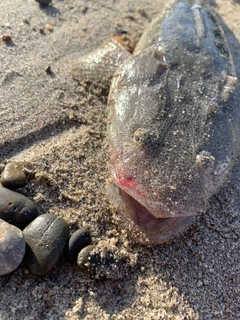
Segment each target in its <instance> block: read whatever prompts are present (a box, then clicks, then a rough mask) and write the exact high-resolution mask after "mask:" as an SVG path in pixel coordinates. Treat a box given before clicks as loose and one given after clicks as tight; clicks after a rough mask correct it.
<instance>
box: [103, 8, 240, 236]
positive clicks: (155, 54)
mask: <svg viewBox="0 0 240 320" xmlns="http://www.w3.org/2000/svg"><path fill="white" fill-rule="evenodd" d="M199 8H200V7H198V8H197V9H196V10H200V9H199ZM194 10H195V9H194V8H193V7H192V6H190V5H189V4H187V3H177V5H176V6H175V7H174V8H172V10H170V11H169V12H168V14H167V15H166V16H165V17H164V19H162V18H159V19H157V20H155V22H154V23H153V24H152V26H151V27H150V29H149V31H147V32H146V34H145V35H144V36H143V38H142V40H140V43H139V45H138V47H137V48H136V54H135V55H134V56H133V57H132V58H131V59H129V60H128V61H127V62H126V63H125V64H124V65H123V66H122V67H121V68H120V69H119V70H118V71H117V73H116V74H115V76H114V78H113V81H112V86H111V90H110V94H109V100H108V134H109V144H110V167H111V169H110V170H111V175H112V182H113V184H114V185H116V186H117V188H118V194H119V196H120V198H121V199H122V200H121V201H122V202H124V210H125V211H127V212H128V214H129V215H130V216H131V218H132V219H133V220H134V222H135V223H136V224H137V225H138V226H139V227H140V228H141V229H142V230H144V231H147V232H158V231H161V232H165V231H162V229H164V230H165V229H166V228H167V229H169V228H170V227H169V225H170V224H171V223H173V222H174V224H175V227H176V221H178V220H179V219H177V218H181V219H182V221H183V222H182V225H181V226H178V227H177V228H179V229H182V228H183V227H184V224H187V223H186V221H190V220H191V219H190V218H189V219H187V220H186V219H184V218H183V217H190V216H194V215H197V214H198V213H200V212H204V211H205V210H206V205H207V203H208V200H209V198H210V197H211V196H212V195H213V194H214V193H215V192H216V191H217V189H218V188H219V186H221V185H222V184H223V182H225V180H226V179H227V176H228V174H229V171H230V170H231V168H232V165H233V163H234V159H235V156H236V154H237V152H238V145H239V143H238V139H239V138H238V135H239V133H238V132H239V129H238V125H239V123H238V124H236V122H235V118H237V117H238V116H236V109H239V108H238V107H237V106H238V103H237V102H236V95H234V94H233V92H235V87H236V84H237V78H236V77H235V75H234V67H233V65H232V61H231V54H230V52H229V49H228V45H227V41H226V39H225V36H224V34H223V32H222V29H221V28H220V27H219V26H218V24H217V21H216V20H214V19H213V16H211V15H210V13H208V12H207V11H205V10H204V9H201V11H197V13H196V12H195V11H194ZM198 15H200V16H198ZM199 19H200V20H199ZM199 24H201V25H199ZM176 26H177V28H176ZM191 26H192V27H191ZM190 27H191V28H190ZM170 31H171V32H170ZM149 39H150V40H149ZM238 101H239V99H238ZM237 113H238V114H239V111H237ZM238 118H239V117H238ZM166 224H167V227H166ZM162 225H164V226H162Z"/></svg>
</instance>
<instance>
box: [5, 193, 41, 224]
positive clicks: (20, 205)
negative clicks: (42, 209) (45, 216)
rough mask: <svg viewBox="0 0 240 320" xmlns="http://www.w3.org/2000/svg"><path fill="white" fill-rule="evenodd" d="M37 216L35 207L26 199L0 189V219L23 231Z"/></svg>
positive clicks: (20, 195)
mask: <svg viewBox="0 0 240 320" xmlns="http://www.w3.org/2000/svg"><path fill="white" fill-rule="evenodd" d="M38 215H39V213H38V209H37V206H36V205H35V204H34V203H33V202H32V201H31V200H29V199H28V198H27V197H25V196H23V195H22V194H20V193H18V192H15V191H12V190H9V189H7V188H4V187H0V219H3V220H5V221H7V222H9V223H11V224H13V225H15V226H17V227H18V228H20V229H23V228H25V227H26V226H27V225H28V224H29V223H30V222H31V221H32V220H33V219H35V218H36V217H37V216H38Z"/></svg>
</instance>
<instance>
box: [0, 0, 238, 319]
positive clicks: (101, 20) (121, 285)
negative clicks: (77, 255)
mask: <svg viewBox="0 0 240 320" xmlns="http://www.w3.org/2000/svg"><path fill="white" fill-rule="evenodd" d="M164 2H167V1H163V0H154V1H143V0H132V1H128V0H119V1H115V0H92V1H88V0H65V1H63V0H53V1H52V4H51V6H49V7H45V8H43V7H40V6H39V5H38V3H37V2H35V1H34V0H25V1H20V0H8V1H1V4H0V9H1V10H0V30H1V36H2V35H10V36H11V38H12V42H10V43H9V44H6V43H5V42H3V41H0V99H1V100H0V171H1V170H2V169H3V167H4V165H5V164H6V163H7V161H9V160H16V161H20V162H21V163H22V164H23V167H24V171H25V172H26V173H27V176H28V184H27V186H26V187H25V188H23V189H22V190H21V192H22V193H23V194H24V195H26V196H28V197H29V198H30V199H32V200H33V201H34V202H35V203H36V204H37V205H38V208H39V210H40V212H41V213H46V212H50V213H54V214H56V215H59V216H61V217H63V218H64V219H66V220H67V221H68V223H69V224H70V226H71V230H72V231H74V230H75V229H76V228H78V227H88V228H89V229H90V231H91V234H92V237H93V241H94V243H96V244H98V246H99V248H100V249H101V248H102V250H103V251H104V250H105V248H110V249H111V250H113V251H115V252H117V254H118V255H119V256H120V257H121V256H122V257H124V258H125V261H126V262H125V264H124V265H123V264H121V263H120V264H116V268H115V270H113V271H112V274H111V276H110V277H109V279H107V280H99V279H95V278H94V277H90V276H87V275H84V274H82V273H81V272H80V271H79V269H78V268H77V267H76V266H71V265H70V264H68V263H67V262H65V261H64V260H62V261H60V262H59V263H58V264H57V265H56V266H55V267H54V268H53V270H52V271H51V272H50V273H49V274H47V275H46V276H44V277H42V278H38V277H35V276H32V275H31V274H30V273H29V272H28V270H27V269H26V268H25V267H24V266H23V265H21V266H20V267H19V268H18V269H17V270H16V271H15V272H13V273H11V274H9V275H5V276H2V277H0V319H1V320H9V319H11V320H17V319H18V320H44V319H46V320H50V319H53V320H55V319H56V320H57V319H58V320H59V319H66V320H77V319H91V320H92V319H100V320H101V319H113V320H117V319H126V320H130V319H136V320H141V319H163V320H166V319H173V320H188V319H189V320H190V319H191V320H198V319H201V320H210V319H211V320H212V319H216V320H217V319H219V320H220V319H226V320H230V319H232V320H236V319H240V214H239V212H240V174H239V169H240V164H239V163H238V164H237V165H236V167H235V168H234V170H233V175H232V180H231V181H229V182H228V183H227V184H226V185H225V186H224V187H222V188H221V190H220V191H219V193H218V194H217V195H216V196H214V197H212V199H211V200H210V203H209V209H208V210H207V212H206V214H204V215H202V216H199V217H198V218H197V219H196V223H195V224H194V225H193V226H192V227H191V228H190V229H189V230H188V231H186V232H185V233H184V234H183V235H182V236H179V237H177V238H176V239H174V240H173V241H172V242H171V243H169V244H165V245H161V246H160V245H159V246H151V247H145V246H140V245H138V244H136V243H134V242H132V241H131V238H130V237H129V235H128V234H126V232H125V231H124V229H123V228H121V225H120V224H119V223H118V219H117V217H116V213H115V212H114V210H112V209H111V207H110V205H109V201H108V198H107V196H106V191H105V185H106V180H107V178H108V171H107V158H108V146H107V139H106V114H105V109H106V101H107V97H106V94H105V91H104V90H101V89H99V88H97V87H90V88H88V90H86V88H84V87H83V86H80V85H79V84H78V83H77V82H76V81H74V80H73V79H72V78H71V74H70V71H71V68H72V64H73V61H75V60H76V59H77V58H78V57H79V56H80V55H82V54H84V53H87V52H90V51H91V50H93V49H95V48H97V47H98V46H99V45H100V44H102V42H103V41H104V40H105V39H106V38H108V37H109V36H110V35H111V34H112V33H113V32H114V31H115V30H116V29H117V28H118V29H125V30H127V31H129V32H131V33H132V34H133V35H134V36H135V37H136V39H138V38H139V37H140V35H141V33H142V32H143V31H144V29H145V28H146V26H147V25H148V24H149V23H150V21H151V20H152V18H153V17H154V16H155V15H156V14H157V13H159V12H160V11H161V10H162V7H163V4H164ZM215 5H216V10H217V12H218V13H219V14H220V16H221V18H222V20H223V22H224V29H225V31H226V33H227V36H228V38H229V42H230V47H231V50H232V52H233V58H234V61H235V64H236V69H237V74H238V77H239V75H240V44H239V41H240V2H239V1H231V0H216V4H215ZM46 24H49V25H51V26H52V28H53V30H52V31H51V30H47V29H46V28H45V25H46ZM41 29H44V32H43V33H41ZM48 29H49V27H48ZM49 66H50V67H51V71H52V72H51V73H47V72H46V69H47V68H48V67H49ZM239 78H240V77H239Z"/></svg>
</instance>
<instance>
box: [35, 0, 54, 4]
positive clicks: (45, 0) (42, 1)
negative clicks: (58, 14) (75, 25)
mask: <svg viewBox="0 0 240 320" xmlns="http://www.w3.org/2000/svg"><path fill="white" fill-rule="evenodd" d="M35 1H37V2H38V3H40V4H45V5H47V4H49V3H50V2H51V1H52V0H35Z"/></svg>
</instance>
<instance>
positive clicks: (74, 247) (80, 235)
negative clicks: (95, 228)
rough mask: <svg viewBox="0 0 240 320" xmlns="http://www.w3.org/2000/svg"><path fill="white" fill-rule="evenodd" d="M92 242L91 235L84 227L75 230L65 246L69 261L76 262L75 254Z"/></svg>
mask: <svg viewBox="0 0 240 320" xmlns="http://www.w3.org/2000/svg"><path fill="white" fill-rule="evenodd" d="M91 242H92V239H91V235H90V233H89V231H88V230H86V229H79V230H77V231H75V232H74V233H73V234H72V235H71V237H70V239H69V241H68V246H67V260H68V261H69V262H70V263H77V256H78V254H79V252H80V251H81V250H82V249H83V248H84V247H86V246H88V245H89V244H90V243H91Z"/></svg>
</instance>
